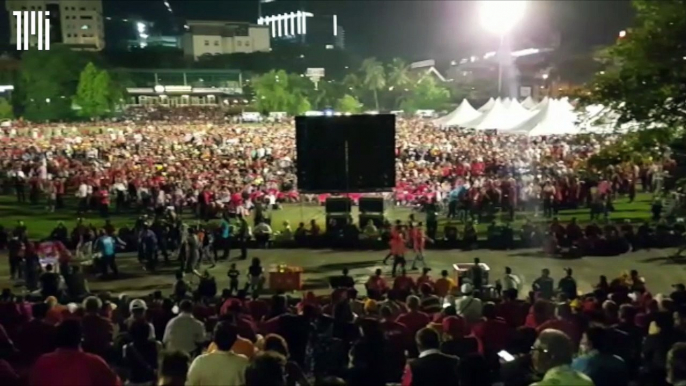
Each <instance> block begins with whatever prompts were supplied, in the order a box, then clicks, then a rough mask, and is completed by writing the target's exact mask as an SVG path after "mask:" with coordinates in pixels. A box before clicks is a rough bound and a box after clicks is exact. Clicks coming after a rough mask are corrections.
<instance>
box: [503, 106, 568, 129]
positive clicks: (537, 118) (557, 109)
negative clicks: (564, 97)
mask: <svg viewBox="0 0 686 386" xmlns="http://www.w3.org/2000/svg"><path fill="white" fill-rule="evenodd" d="M579 131H580V129H579V127H578V126H577V124H576V116H575V114H574V113H573V112H571V111H569V110H568V109H567V107H566V105H564V104H563V103H561V102H560V101H557V100H548V101H546V103H545V105H544V106H542V107H541V108H540V109H539V110H537V111H536V112H535V113H534V114H533V115H532V116H531V117H530V118H529V119H527V120H525V121H524V122H521V123H519V124H517V125H515V126H511V127H510V128H507V129H504V130H503V133H507V134H523V135H528V136H530V137H534V136H539V135H563V134H577V133H579Z"/></svg>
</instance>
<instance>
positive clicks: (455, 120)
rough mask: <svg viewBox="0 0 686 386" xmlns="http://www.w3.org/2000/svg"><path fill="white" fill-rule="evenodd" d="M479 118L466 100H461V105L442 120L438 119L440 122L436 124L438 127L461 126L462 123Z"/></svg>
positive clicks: (478, 114) (478, 113)
mask: <svg viewBox="0 0 686 386" xmlns="http://www.w3.org/2000/svg"><path fill="white" fill-rule="evenodd" d="M480 116H481V113H480V112H478V111H476V110H475V109H474V107H472V105H470V104H469V102H468V101H467V99H463V100H462V103H460V105H459V106H458V107H457V108H456V109H455V110H453V112H451V113H450V114H448V115H446V116H445V117H443V118H439V119H440V122H438V123H437V124H438V125H440V126H462V124H463V123H465V122H469V121H472V120H474V119H476V118H478V117H480Z"/></svg>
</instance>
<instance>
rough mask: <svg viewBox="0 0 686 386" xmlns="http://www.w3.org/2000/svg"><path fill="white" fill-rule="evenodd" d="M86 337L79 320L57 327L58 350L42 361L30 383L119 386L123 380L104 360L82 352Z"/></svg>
mask: <svg viewBox="0 0 686 386" xmlns="http://www.w3.org/2000/svg"><path fill="white" fill-rule="evenodd" d="M82 338H83V332H82V330H81V324H80V323H79V322H78V321H76V320H65V321H64V322H62V323H61V324H60V325H59V326H57V331H56V334H55V343H56V346H57V350H55V351H54V352H52V353H49V354H43V355H41V357H40V358H38V360H37V361H36V363H35V364H34V365H33V367H32V369H31V372H30V375H29V384H30V385H36V386H38V385H41V386H50V385H55V386H64V385H90V386H119V385H120V384H121V383H120V381H119V377H117V374H115V373H114V371H112V369H110V367H109V366H108V365H107V363H105V361H104V360H103V359H102V358H100V357H99V356H97V355H93V354H89V353H85V352H83V351H81V341H82Z"/></svg>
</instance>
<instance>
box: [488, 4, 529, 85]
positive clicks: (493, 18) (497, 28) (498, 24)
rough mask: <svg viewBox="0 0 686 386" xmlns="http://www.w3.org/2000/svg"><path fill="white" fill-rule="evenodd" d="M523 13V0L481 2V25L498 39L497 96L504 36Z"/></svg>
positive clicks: (501, 69) (501, 76)
mask: <svg viewBox="0 0 686 386" xmlns="http://www.w3.org/2000/svg"><path fill="white" fill-rule="evenodd" d="M524 11H526V1H523V0H508V1H496V0H482V1H481V4H480V8H479V14H480V16H481V24H482V25H483V27H484V28H485V29H486V30H488V31H489V32H492V33H494V34H497V35H498V37H500V45H499V47H498V96H500V94H501V92H502V88H503V58H502V53H503V40H504V39H505V34H507V33H508V32H510V31H511V30H512V28H514V26H515V25H516V24H517V23H518V22H519V21H520V20H521V19H522V17H524Z"/></svg>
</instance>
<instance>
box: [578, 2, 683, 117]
mask: <svg viewBox="0 0 686 386" xmlns="http://www.w3.org/2000/svg"><path fill="white" fill-rule="evenodd" d="M632 4H633V6H634V8H635V9H636V23H635V26H634V27H632V28H631V29H630V30H628V33H627V34H626V36H625V37H624V38H620V39H618V41H617V43H616V44H615V45H614V46H612V47H610V48H609V49H607V50H605V51H604V52H603V54H604V55H603V57H604V62H605V63H606V64H607V67H606V68H605V70H604V71H601V72H599V73H598V74H597V75H596V77H595V78H594V80H593V82H592V83H591V84H590V86H589V91H590V95H589V96H588V97H587V98H586V99H585V100H584V102H585V103H600V104H603V105H605V106H608V107H610V108H611V109H612V110H614V111H615V112H617V113H618V114H619V116H620V118H619V122H620V123H624V122H632V121H635V122H637V123H638V124H640V125H643V126H645V127H649V126H651V125H653V124H654V123H660V124H665V125H667V126H670V127H673V128H677V127H678V128H683V127H684V124H686V39H684V37H685V36H686V1H683V0H662V1H651V0H633V3H632Z"/></svg>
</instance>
